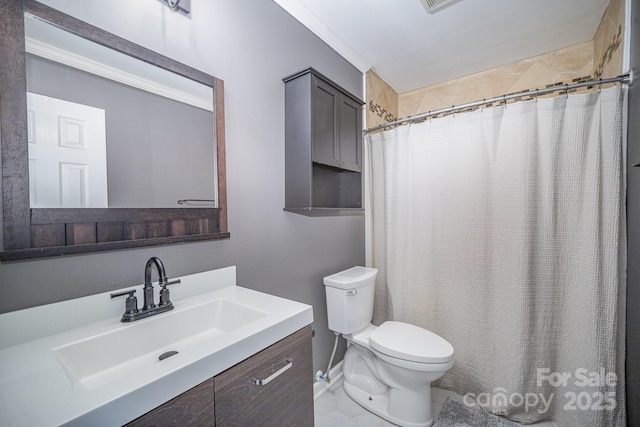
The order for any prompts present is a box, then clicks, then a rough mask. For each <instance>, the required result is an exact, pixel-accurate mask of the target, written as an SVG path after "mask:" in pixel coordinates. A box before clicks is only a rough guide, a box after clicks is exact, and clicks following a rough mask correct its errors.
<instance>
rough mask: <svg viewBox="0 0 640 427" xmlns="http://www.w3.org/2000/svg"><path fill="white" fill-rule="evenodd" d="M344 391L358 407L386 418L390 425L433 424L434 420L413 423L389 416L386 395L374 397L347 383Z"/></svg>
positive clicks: (414, 426)
mask: <svg viewBox="0 0 640 427" xmlns="http://www.w3.org/2000/svg"><path fill="white" fill-rule="evenodd" d="M343 387H344V391H345V393H346V394H347V396H349V397H350V398H351V399H353V400H354V401H355V402H356V403H357V404H358V405H360V406H362V407H363V408H364V409H366V410H367V411H369V412H373V413H374V414H376V415H377V416H379V417H381V418H384V419H385V420H387V421H389V422H390V423H393V424H397V425H399V426H402V427H431V425H432V424H433V418H431V419H430V420H429V421H427V422H424V423H411V422H407V421H406V420H399V419H397V418H395V417H393V416H391V415H389V398H388V397H387V396H385V395H384V394H381V395H375V396H372V395H371V394H369V393H366V392H364V391H362V390H360V389H359V388H357V387H355V386H353V385H351V384H348V383H347V382H346V381H345V382H344V384H343Z"/></svg>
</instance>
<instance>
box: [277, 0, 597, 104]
mask: <svg viewBox="0 0 640 427" xmlns="http://www.w3.org/2000/svg"><path fill="white" fill-rule="evenodd" d="M274 1H275V2H276V3H278V4H279V5H280V6H281V7H283V8H284V9H285V10H287V11H288V12H289V13H290V14H291V15H292V16H294V17H295V18H296V19H297V20H298V21H300V22H301V23H302V24H303V25H305V26H306V27H308V28H309V29H310V30H311V31H313V32H314V33H315V34H316V35H318V36H319V37H320V38H321V39H323V40H324V41H325V42H326V43H327V44H329V45H330V46H331V47H333V48H334V49H335V50H336V51H337V52H338V53H340V54H341V55H342V56H344V57H345V58H346V59H347V60H349V61H350V62H351V63H353V64H354V65H355V66H356V67H357V68H358V69H359V70H360V71H362V72H366V71H368V70H369V69H373V70H374V71H375V72H376V74H378V75H379V76H380V77H381V78H382V79H383V80H384V81H386V82H387V83H388V84H389V85H390V86H391V87H392V88H393V89H394V90H395V91H396V92H398V93H403V92H408V91H411V90H414V89H418V88H420V87H424V86H429V85H432V84H436V83H440V82H443V81H447V80H451V79H453V78H457V77H461V76H465V75H468V74H472V73H475V72H479V71H482V70H486V69H489V68H493V67H496V66H499V65H504V64H508V63H511V62H515V61H519V60H521V59H525V58H529V57H532V56H535V55H539V54H542V53H545V52H550V51H552V50H556V49H560V48H563V47H567V46H570V45H573V44H577V43H582V42H585V41H589V40H591V39H593V37H594V35H595V32H596V30H597V29H598V25H599V24H600V21H601V19H602V16H603V14H604V11H605V9H606V7H607V5H608V4H609V0H458V1H456V2H454V3H452V4H450V5H449V6H447V7H444V8H442V9H439V10H438V11H436V12H435V13H433V14H429V13H427V11H426V10H425V8H424V7H423V5H422V2H421V0H274Z"/></svg>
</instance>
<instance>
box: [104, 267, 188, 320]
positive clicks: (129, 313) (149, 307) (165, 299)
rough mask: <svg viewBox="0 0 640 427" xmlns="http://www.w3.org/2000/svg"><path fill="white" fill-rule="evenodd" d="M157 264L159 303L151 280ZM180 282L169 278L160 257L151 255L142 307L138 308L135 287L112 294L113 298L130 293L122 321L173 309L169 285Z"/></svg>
mask: <svg viewBox="0 0 640 427" xmlns="http://www.w3.org/2000/svg"><path fill="white" fill-rule="evenodd" d="M154 265H155V267H156V269H157V270H158V284H159V285H160V287H161V289H160V301H159V303H158V305H156V304H155V303H154V300H153V283H152V282H151V275H152V272H153V271H152V270H153V266H154ZM176 283H180V279H176V280H167V273H166V272H165V269H164V264H163V263H162V261H161V260H160V258H158V257H151V258H149V260H148V261H147V264H146V265H145V267H144V288H142V291H143V296H144V303H143V305H142V309H140V310H138V300H137V298H136V297H135V296H134V294H135V293H136V290H135V289H129V290H126V291H122V292H119V293H115V294H111V298H116V297H120V296H123V295H128V296H127V299H126V302H125V304H126V305H125V312H124V314H123V315H122V319H121V321H122V322H133V321H135V320H140V319H144V318H145V317H149V316H153V315H156V314H160V313H164V312H165V311H169V310H173V303H172V302H171V298H170V295H169V289H168V288H167V286H169V285H173V284H176Z"/></svg>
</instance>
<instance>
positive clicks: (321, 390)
mask: <svg viewBox="0 0 640 427" xmlns="http://www.w3.org/2000/svg"><path fill="white" fill-rule="evenodd" d="M342 365H343V361H340V363H338V364H336V366H334V367H333V368H331V371H329V378H330V379H331V382H330V383H327V382H325V381H316V382H315V383H313V400H314V401H315V400H318V399H319V398H320V396H322V395H323V394H325V393H326V391H327V390H329V389H330V388H331V386H333V385H334V384H335V383H336V382H337V381H340V380H341V379H342V376H343V374H344V373H343V371H342Z"/></svg>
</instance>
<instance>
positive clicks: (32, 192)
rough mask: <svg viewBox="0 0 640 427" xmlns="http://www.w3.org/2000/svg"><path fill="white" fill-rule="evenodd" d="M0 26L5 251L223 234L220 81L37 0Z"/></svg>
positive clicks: (8, 14)
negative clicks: (41, 142)
mask: <svg viewBox="0 0 640 427" xmlns="http://www.w3.org/2000/svg"><path fill="white" fill-rule="evenodd" d="M0 32H2V37H0V55H1V58H2V60H1V61H0V75H1V76H2V78H3V85H2V86H1V87H0V131H1V137H2V171H3V180H2V187H3V225H4V227H3V231H4V251H3V252H2V253H0V259H1V260H2V261H11V260H19V259H29V258H36V257H49V256H57V255H66V254H76V253H85V252H94V251H102V250H115V249H125V248H132V247H141V246H149V245H159V244H167V243H182V242H188V241H198V240H212V239H220V238H228V237H229V233H228V231H227V218H226V174H225V156H224V154H225V139H224V92H223V90H224V89H223V82H222V80H220V79H217V78H215V77H213V76H210V75H208V74H205V73H203V72H201V71H199V70H196V69H193V68H191V67H189V66H186V65H184V64H181V63H179V62H177V61H174V60H172V59H170V58H167V57H165V56H162V55H159V54H157V53H155V52H152V51H150V50H148V49H145V48H143V47H141V46H138V45H136V44H134V43H131V42H129V41H127V40H124V39H122V38H120V37H118V36H115V35H113V34H110V33H108V32H105V31H103V30H101V29H99V28H96V27H94V26H91V25H89V24H87V23H85V22H83V21H80V20H78V19H76V18H73V17H71V16H69V15H66V14H64V13H62V12H59V11H57V10H56V9H53V8H50V7H48V6H46V5H43V4H41V3H39V2H37V1H35V0H18V1H12V2H9V3H8V4H7V5H6V6H4V7H3V8H2V9H1V10H0ZM69 43H70V44H69ZM109 58H111V59H109ZM114 58H115V59H114ZM113 60H115V62H109V61H113ZM78 64H80V65H78ZM99 86H101V87H102V88H103V89H104V88H106V90H107V92H106V94H104V93H103V94H100V93H99V92H97V87H99ZM58 108H62V109H63V110H62V111H63V112H62V113H60V110H59V109H58ZM43 118H44V119H43ZM125 119H128V120H125ZM96 123H97V124H96ZM89 129H94V130H95V132H93V133H92V132H90V131H89ZM43 135H44V137H43ZM47 135H49V136H50V138H49V137H47ZM95 135H97V136H95ZM145 137H149V138H148V139H147V140H145V139H144V138H145ZM39 138H40V139H39ZM47 138H49V139H47ZM50 140H51V141H53V142H48V143H44V144H42V146H41V147H36V146H37V145H38V142H40V141H45V142H47V141H50ZM95 140H97V141H98V143H97V144H96V145H95V147H97V148H95V149H92V150H90V149H89V145H90V144H95V142H94V141H95ZM47 145H48V146H47ZM30 147H31V148H30ZM33 147H36V148H35V149H34V148H33ZM61 147H62V148H64V149H66V151H67V152H70V153H71V154H59V153H57V152H55V150H58V151H60V149H61ZM91 147H94V146H93V145H92V146H91ZM176 149H177V151H175V150H176ZM51 150H53V151H51ZM63 151H64V150H63ZM89 151H90V152H91V153H92V154H91V156H89V157H90V160H87V162H89V161H93V163H86V162H85V158H80V157H78V156H82V155H86V154H87V152H89ZM96 153H97V155H96ZM138 154H139V155H140V156H139V157H136V155H138ZM64 156H70V157H64ZM92 156H93V157H92ZM52 158H53V159H54V160H55V161H53V162H52V161H51V159H52ZM79 159H80V160H79ZM95 159H97V160H95ZM47 161H48V162H49V165H47V164H46V163H47ZM87 165H88V166H87ZM63 166H64V167H63ZM47 169H49V173H50V174H49V175H47V174H46V173H45V172H44V171H46V170H47ZM99 171H102V172H106V175H100V174H97V173H94V174H93V175H91V174H89V172H91V173H93V172H99ZM52 187H55V188H54V189H53V190H51V188H52ZM49 190H51V191H52V194H53V195H51V194H49V193H48V191H49ZM92 190H98V191H96V192H95V194H96V195H94V193H93V192H92ZM131 190H133V191H131ZM56 191H57V193H56ZM179 200H187V202H186V203H182V204H180V205H179V204H178V201H179ZM189 200H191V201H192V202H191V203H190V202H189Z"/></svg>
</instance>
